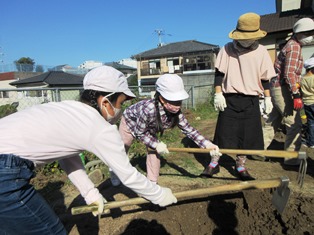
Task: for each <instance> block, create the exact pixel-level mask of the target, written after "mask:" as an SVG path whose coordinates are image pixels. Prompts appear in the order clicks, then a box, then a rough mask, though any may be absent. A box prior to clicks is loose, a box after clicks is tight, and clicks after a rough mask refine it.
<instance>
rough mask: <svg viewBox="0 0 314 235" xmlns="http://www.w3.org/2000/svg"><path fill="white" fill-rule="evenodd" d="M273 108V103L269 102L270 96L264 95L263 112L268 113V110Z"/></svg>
mask: <svg viewBox="0 0 314 235" xmlns="http://www.w3.org/2000/svg"><path fill="white" fill-rule="evenodd" d="M272 109H273V103H272V102H271V97H270V96H265V98H264V110H265V111H264V112H265V114H270V112H271V111H272Z"/></svg>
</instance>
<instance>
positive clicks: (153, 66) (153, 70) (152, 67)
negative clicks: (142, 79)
mask: <svg viewBox="0 0 314 235" xmlns="http://www.w3.org/2000/svg"><path fill="white" fill-rule="evenodd" d="M148 64H149V74H150V75H159V74H160V60H150V61H149V62H148Z"/></svg>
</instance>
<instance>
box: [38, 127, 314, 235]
mask: <svg viewBox="0 0 314 235" xmlns="http://www.w3.org/2000/svg"><path fill="white" fill-rule="evenodd" d="M214 128H215V122H211V123H208V121H207V122H206V123H205V122H204V123H202V121H200V125H199V127H198V129H199V130H200V132H201V133H202V134H203V135H205V136H207V137H209V138H212V135H213V133H214ZM283 138H284V135H283V134H280V133H279V134H277V139H276V140H277V141H275V142H274V143H273V146H272V147H274V148H275V149H280V148H281V147H282V141H283ZM182 143H184V145H185V146H188V145H190V144H191V143H189V141H188V140H186V139H185V138H183V139H182ZM168 145H171V144H170V143H169V144H168ZM173 147H176V146H173ZM192 147H193V146H192ZM302 151H305V152H307V155H308V159H307V164H308V168H307V172H306V176H305V179H304V184H303V187H302V188H300V187H299V185H298V182H297V176H298V170H299V168H298V167H287V166H284V165H283V164H282V163H283V159H281V158H270V159H268V161H257V160H253V159H250V160H248V162H247V167H248V169H249V172H250V173H251V174H252V175H253V176H254V177H255V178H256V179H257V180H265V179H274V178H279V177H282V176H286V177H288V178H289V179H290V183H289V188H290V189H291V195H290V198H289V200H288V203H287V205H286V207H285V209H284V211H283V213H282V214H280V213H278V211H277V210H276V208H275V207H274V206H273V205H272V195H273V194H274V189H252V190H245V191H239V192H232V193H221V194H218V195H214V196H202V197H197V198H187V199H184V200H180V201H179V202H178V203H177V204H175V205H172V206H169V207H166V208H160V207H158V206H155V205H153V204H150V203H147V204H142V205H137V206H127V207H121V208H116V209H112V210H111V211H110V214H104V215H102V216H101V218H100V219H99V218H97V217H93V216H92V214H91V213H89V214H81V215H71V208H73V207H77V206H81V205H85V203H84V201H83V199H82V198H81V196H80V195H79V193H78V191H77V190H76V189H75V188H74V187H73V185H72V184H71V183H69V181H68V180H67V178H66V176H64V175H61V176H55V178H54V179H50V182H49V183H48V184H47V185H45V186H44V187H43V189H42V190H41V193H42V194H43V195H44V197H45V198H46V199H47V200H48V202H49V203H50V205H51V206H52V208H53V209H54V210H55V211H56V213H57V214H58V215H59V217H60V218H61V220H62V222H63V223H64V225H65V227H66V229H67V231H68V232H69V234H70V235H77V234H82V235H85V234H86V235H87V234H88V235H94V234H95V235H96V234H110V235H118V234H123V235H131V234H132V235H133V234H134V235H135V234H136V235H141V234H145V235H146V234H150V235H155V234H156V235H157V234H158V235H162V234H171V235H177V234H178V235H180V234H184V235H190V234H191V235H192V234H193V235H196V234H197V235H203V234H204V235H205V234H215V235H218V234H228V235H233V234H239V235H240V234H245V235H246V234H254V235H255V234H263V235H265V234H266V235H267V234H293V235H295V234H297V235H298V234H303V235H310V234H314V216H313V211H314V180H313V177H314V150H313V149H306V148H304V147H303V148H302ZM143 157H144V156H134V157H133V158H131V162H132V164H133V165H134V166H136V167H138V168H139V169H141V170H143V172H144V173H145V161H143V159H142V158H143ZM234 159H235V157H234V156H225V155H224V156H223V157H222V158H221V160H220V165H221V169H220V173H219V174H217V175H216V176H215V177H214V178H212V179H204V178H200V177H199V174H200V173H201V172H202V171H203V169H204V166H206V164H208V162H209V160H210V159H209V155H207V154H190V153H172V154H170V156H168V157H167V158H165V159H163V160H162V167H161V174H160V178H159V182H158V183H159V185H161V186H166V187H170V188H171V189H172V190H173V192H182V191H187V190H194V189H199V188H209V187H216V186H218V185H226V184H235V183H240V182H241V181H240V180H239V179H238V178H237V177H236V175H235V174H234V169H233V167H234ZM143 163H144V164H143ZM37 180H38V182H43V184H44V182H45V177H43V176H40V175H39V176H37ZM98 188H99V189H100V191H101V193H102V194H103V195H104V197H105V198H106V199H107V200H108V201H120V200H125V199H129V198H134V197H137V195H136V194H135V193H133V192H132V191H131V190H129V189H127V188H126V187H124V186H119V187H113V186H112V185H111V183H110V180H109V179H107V178H105V179H104V180H103V181H102V182H101V183H100V184H99V186H98Z"/></svg>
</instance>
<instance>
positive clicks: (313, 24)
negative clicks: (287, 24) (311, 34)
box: [293, 18, 314, 33]
mask: <svg viewBox="0 0 314 235" xmlns="http://www.w3.org/2000/svg"><path fill="white" fill-rule="evenodd" d="M312 30H314V21H313V20H312V19H311V18H302V19H300V20H298V21H297V22H296V23H295V24H294V25H293V32H294V33H302V32H307V31H312Z"/></svg>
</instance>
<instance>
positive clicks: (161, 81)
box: [156, 74, 189, 101]
mask: <svg viewBox="0 0 314 235" xmlns="http://www.w3.org/2000/svg"><path fill="white" fill-rule="evenodd" d="M156 91H158V92H159V93H160V95H161V96H162V97H164V98H165V99H166V100H169V101H179V100H185V99H187V98H189V94H188V93H187V92H186V91H185V90H184V84H183V81H182V78H181V77H179V76H178V75H176V74H164V75H162V76H160V77H159V78H158V79H157V81H156Z"/></svg>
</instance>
